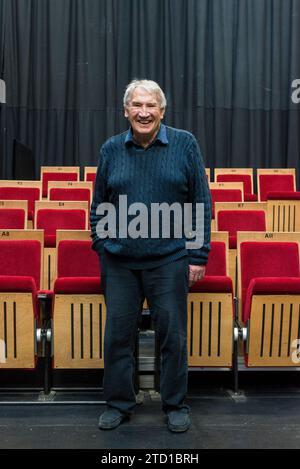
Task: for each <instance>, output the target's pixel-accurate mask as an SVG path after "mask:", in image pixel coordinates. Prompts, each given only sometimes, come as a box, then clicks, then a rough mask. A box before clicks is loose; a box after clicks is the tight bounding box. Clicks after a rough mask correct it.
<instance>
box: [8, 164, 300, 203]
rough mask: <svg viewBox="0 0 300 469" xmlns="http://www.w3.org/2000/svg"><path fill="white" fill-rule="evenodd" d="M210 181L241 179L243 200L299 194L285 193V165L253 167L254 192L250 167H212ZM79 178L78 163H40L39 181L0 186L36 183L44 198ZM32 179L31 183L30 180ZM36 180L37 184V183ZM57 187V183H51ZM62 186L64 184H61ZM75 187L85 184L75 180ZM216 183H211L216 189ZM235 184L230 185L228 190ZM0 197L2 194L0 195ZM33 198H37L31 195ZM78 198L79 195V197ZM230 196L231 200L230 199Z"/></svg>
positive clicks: (89, 170) (288, 183)
mask: <svg viewBox="0 0 300 469" xmlns="http://www.w3.org/2000/svg"><path fill="white" fill-rule="evenodd" d="M96 171H97V167H95V166H86V167H85V168H84V181H81V182H91V185H92V187H93V184H94V182H95V176H96ZM206 174H207V177H208V180H209V182H211V170H210V169H209V168H206ZM214 177H215V179H214V183H212V185H213V184H215V183H241V186H237V187H236V190H239V187H241V188H242V193H243V200H245V201H246V202H251V201H257V200H259V201H265V200H267V199H268V198H270V197H271V198H277V199H278V198H282V197H288V195H290V196H293V197H299V193H297V194H293V195H291V194H286V193H290V192H293V193H295V192H297V191H296V170H295V168H291V169H286V168H279V169H257V195H256V194H255V193H254V184H253V169H252V168H215V170H214ZM79 179H80V168H79V166H42V167H41V175H40V181H23V182H22V181H1V184H0V187H7V183H9V184H8V185H9V186H10V185H11V186H16V185H19V187H20V186H22V187H24V188H25V187H29V188H30V187H31V188H33V187H36V188H40V189H41V194H39V198H47V197H48V196H49V190H50V189H51V187H54V186H51V182H53V181H56V182H59V181H60V182H70V183H72V182H73V183H78V182H80V181H79ZM30 182H31V183H34V184H31V185H30ZM39 182H40V185H39ZM55 187H58V188H59V186H55ZM64 187H65V186H64ZM70 187H74V188H75V187H76V184H70ZM77 187H78V188H79V187H80V188H87V187H89V186H85V185H82V184H79V185H78V186H77ZM216 188H217V187H214V189H216ZM234 189H235V188H234V187H233V188H232V190H234ZM0 198H2V197H1V196H0ZM35 200H37V199H35ZM55 200H65V199H62V198H61V197H60V199H55ZM81 200H82V199H81ZM234 200H236V199H233V200H231V201H234Z"/></svg>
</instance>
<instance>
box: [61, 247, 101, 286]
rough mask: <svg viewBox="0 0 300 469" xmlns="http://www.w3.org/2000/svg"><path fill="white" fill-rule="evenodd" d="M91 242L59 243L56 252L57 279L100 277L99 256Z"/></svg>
mask: <svg viewBox="0 0 300 469" xmlns="http://www.w3.org/2000/svg"><path fill="white" fill-rule="evenodd" d="M91 245H92V243H91V241H76V240H71V241H67V240H65V241H61V242H60V243H59V245H58V252H57V277H59V278H60V277H100V264H99V256H98V254H96V252H95V251H93V250H92V248H91Z"/></svg>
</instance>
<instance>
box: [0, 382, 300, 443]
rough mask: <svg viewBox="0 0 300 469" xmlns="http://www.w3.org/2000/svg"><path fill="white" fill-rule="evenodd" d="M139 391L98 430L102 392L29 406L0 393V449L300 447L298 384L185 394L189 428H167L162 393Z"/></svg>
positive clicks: (28, 399) (69, 395) (299, 395)
mask: <svg viewBox="0 0 300 469" xmlns="http://www.w3.org/2000/svg"><path fill="white" fill-rule="evenodd" d="M142 397H144V402H143V403H141V404H139V405H138V406H137V407H136V411H135V413H134V415H133V416H132V418H131V419H130V421H128V422H124V423H123V424H122V425H121V426H120V427H118V428H117V429H115V430H112V431H100V430H98V427H97V423H98V416H99V414H100V413H101V411H102V410H103V409H104V405H103V404H101V403H100V402H101V396H100V395H99V394H94V395H89V396H87V395H86V396H81V399H83V402H82V403H80V404H78V402H77V403H76V404H75V403H72V402H73V400H75V399H77V401H78V394H76V395H75V394H72V393H69V394H67V395H66V394H65V395H64V397H62V395H60V393H59V392H58V393H57V394H56V396H55V397H54V402H56V403H55V404H53V403H52V404H50V405H49V404H45V403H43V401H39V402H36V397H34V396H32V399H30V395H27V397H26V401H27V404H23V405H21V404H16V403H14V404H12V403H9V399H8V397H7V396H5V395H2V396H1V397H0V401H1V402H0V448H1V449H4V448H51V449H53V448H67V449H75V448H76V449H80V448H87V449H90V448H95V449H124V448H126V449H138V448H141V449H150V448H152V449H154V448H155V449H172V448H176V449H193V448H194V449H202V448H203V449H204V448H205V449H206V448H251V449H252V448H300V393H299V391H298V390H297V389H282V390H280V389H278V390H276V389H273V390H272V389H269V390H262V391H261V392H257V391H253V390H251V389H249V391H246V392H242V393H241V394H240V395H238V396H234V395H233V394H231V393H230V392H228V391H224V390H222V389H219V390H216V389H212V390H211V391H210V390H206V391H203V390H202V392H201V393H197V394H195V395H192V396H190V397H189V399H188V403H189V405H190V406H191V417H192V425H191V428H190V430H189V431H188V432H187V433H184V434H172V433H170V432H169V431H168V430H167V428H166V424H165V422H164V416H163V414H162V412H161V410H160V401H159V396H158V395H157V394H155V393H152V392H145V393H144V395H143V394H142ZM11 398H12V396H11ZM30 400H32V401H35V402H31V403H30ZM63 400H65V401H68V403H67V402H65V403H63ZM98 400H99V402H96V401H98ZM4 402H5V403H4Z"/></svg>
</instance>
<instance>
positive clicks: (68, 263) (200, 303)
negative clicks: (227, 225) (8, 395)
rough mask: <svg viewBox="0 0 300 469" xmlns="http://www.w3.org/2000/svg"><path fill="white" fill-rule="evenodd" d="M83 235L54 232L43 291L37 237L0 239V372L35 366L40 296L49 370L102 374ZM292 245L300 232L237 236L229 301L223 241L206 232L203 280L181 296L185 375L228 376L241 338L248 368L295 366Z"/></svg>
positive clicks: (94, 293)
mask: <svg viewBox="0 0 300 469" xmlns="http://www.w3.org/2000/svg"><path fill="white" fill-rule="evenodd" d="M89 236H90V232H89V231H85V230H83V231H71V230H69V231H59V232H58V234H57V238H58V239H57V260H56V275H55V281H54V285H53V289H52V290H51V291H43V290H41V281H42V280H41V279H42V270H43V267H42V263H43V256H42V251H43V232H42V231H38V230H35V231H30V230H27V231H24V230H11V231H7V232H6V233H5V234H4V233H2V236H1V239H0V259H1V275H0V344H1V345H2V350H0V358H1V360H0V361H1V363H0V368H4V369H10V368H26V369H34V368H35V366H36V362H37V353H36V350H37V337H38V336H37V334H36V331H37V330H40V328H43V324H42V319H41V314H40V307H41V306H40V301H39V298H47V299H48V302H49V303H50V309H51V318H52V321H51V324H52V325H51V327H50V330H49V331H48V332H49V334H48V337H51V341H52V356H53V368H54V369H80V368H102V367H103V332H104V326H105V314H106V309H105V302H104V297H103V294H102V290H101V269H100V266H99V260H98V256H97V255H96V254H95V253H94V252H93V251H92V250H91V241H90V239H89ZM25 237H26V239H25ZM299 244H300V234H299V233H268V232H261V233H252V232H244V233H239V234H238V241H237V250H238V293H237V301H234V291H233V284H232V280H231V278H230V277H229V276H228V272H229V271H228V234H227V233H222V232H216V233H212V244H211V246H212V249H211V253H210V256H209V261H208V265H207V270H206V275H205V278H204V279H203V280H201V281H199V282H197V283H196V284H195V285H194V286H193V287H191V289H190V293H189V296H188V363H189V366H190V367H191V368H193V367H227V368H231V367H232V366H233V352H234V344H235V343H236V341H237V340H238V338H239V337H240V338H243V340H244V342H243V344H244V359H245V365H246V366H248V367H268V366H270V367H274V366H276V367H295V366H297V365H298V361H297V360H295V352H296V348H297V342H295V341H298V340H299V339H300V275H299ZM235 305H237V307H236V306H235ZM49 340H50V339H49Z"/></svg>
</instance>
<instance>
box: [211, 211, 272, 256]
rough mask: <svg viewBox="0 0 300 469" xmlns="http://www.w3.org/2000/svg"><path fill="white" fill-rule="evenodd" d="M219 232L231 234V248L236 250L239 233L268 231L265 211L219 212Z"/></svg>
mask: <svg viewBox="0 0 300 469" xmlns="http://www.w3.org/2000/svg"><path fill="white" fill-rule="evenodd" d="M217 218H218V220H217V226H218V230H219V231H228V232H229V248H230V249H236V239H237V232H238V231H266V216H265V212H264V211H263V210H219V211H218V215H217Z"/></svg>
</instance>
